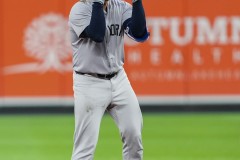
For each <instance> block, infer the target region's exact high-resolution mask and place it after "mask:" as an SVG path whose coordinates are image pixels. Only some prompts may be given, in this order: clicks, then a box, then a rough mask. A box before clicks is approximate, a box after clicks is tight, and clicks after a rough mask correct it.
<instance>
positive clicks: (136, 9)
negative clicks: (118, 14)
mask: <svg viewBox="0 0 240 160" xmlns="http://www.w3.org/2000/svg"><path fill="white" fill-rule="evenodd" d="M123 27H124V30H127V28H128V31H127V32H128V33H127V34H128V35H129V36H132V37H133V38H134V39H135V40H137V41H139V42H142V41H145V40H146V39H147V38H148V36H149V33H148V32H147V27H146V17H145V12H144V8H143V5H142V0H138V1H137V2H135V3H133V9H132V17H131V18H129V19H127V20H126V21H124V23H123Z"/></svg>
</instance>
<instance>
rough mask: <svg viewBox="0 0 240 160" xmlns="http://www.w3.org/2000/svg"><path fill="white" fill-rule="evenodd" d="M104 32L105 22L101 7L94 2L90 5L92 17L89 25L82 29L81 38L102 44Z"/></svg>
mask: <svg viewBox="0 0 240 160" xmlns="http://www.w3.org/2000/svg"><path fill="white" fill-rule="evenodd" d="M105 30H106V22H105V16H104V11H103V5H102V4H100V3H98V2H94V3H93V5H92V16H91V20H90V24H89V25H88V26H87V27H86V28H85V29H84V31H83V32H82V34H81V35H80V37H81V38H90V39H92V40H93V41H95V42H98V43H100V42H103V40H104V36H105Z"/></svg>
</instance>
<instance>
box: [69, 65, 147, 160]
mask: <svg viewBox="0 0 240 160" xmlns="http://www.w3.org/2000/svg"><path fill="white" fill-rule="evenodd" d="M73 77H74V86H73V88H74V103H75V107H74V114H75V133H74V147H73V154H72V160H93V157H94V152H95V148H96V144H97V141H98V135H99V129H100V123H101V119H102V117H103V115H104V112H105V110H106V109H107V110H108V111H109V113H110V115H111V116H112V118H113V119H114V121H115V122H116V124H117V126H118V128H119V131H120V134H121V138H122V142H123V159H124V160H142V158H143V146H142V138H141V132H142V125H143V122H142V113H141V110H140V107H139V103H138V100H137V97H136V95H135V93H134V91H133V89H132V87H131V85H130V82H129V80H128V78H127V75H126V73H125V71H124V69H121V70H120V71H119V73H118V74H117V75H116V76H115V77H113V78H112V79H111V80H104V79H99V78H96V77H93V76H90V75H79V74H76V73H74V75H73Z"/></svg>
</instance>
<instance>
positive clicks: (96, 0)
mask: <svg viewBox="0 0 240 160" xmlns="http://www.w3.org/2000/svg"><path fill="white" fill-rule="evenodd" d="M104 1H105V0H93V2H98V3H101V4H104Z"/></svg>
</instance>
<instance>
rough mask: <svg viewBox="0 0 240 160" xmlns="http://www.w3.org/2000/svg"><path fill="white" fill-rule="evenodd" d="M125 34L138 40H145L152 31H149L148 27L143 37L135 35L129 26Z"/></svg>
mask: <svg viewBox="0 0 240 160" xmlns="http://www.w3.org/2000/svg"><path fill="white" fill-rule="evenodd" d="M125 34H126V35H127V36H128V37H129V38H131V39H133V40H134V41H136V42H145V41H146V40H148V38H149V36H150V32H148V29H147V28H146V30H145V34H144V35H143V36H142V37H134V36H133V34H132V32H131V30H130V28H129V27H127V28H126V29H125Z"/></svg>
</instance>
